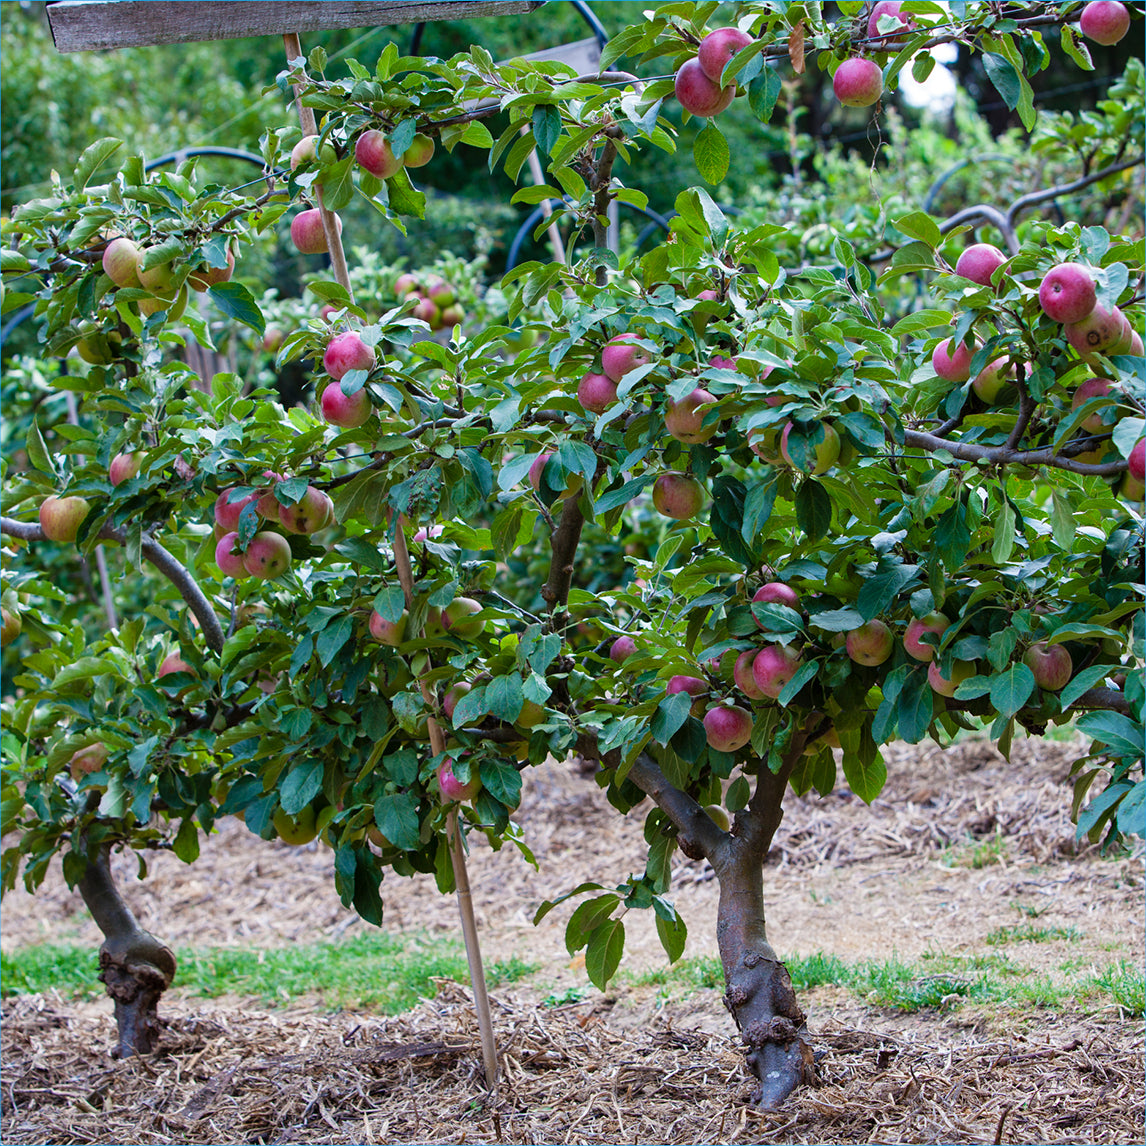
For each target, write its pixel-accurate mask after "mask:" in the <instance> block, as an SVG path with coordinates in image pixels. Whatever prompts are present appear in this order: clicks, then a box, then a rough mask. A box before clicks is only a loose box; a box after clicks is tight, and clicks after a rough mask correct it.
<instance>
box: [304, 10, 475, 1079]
mask: <svg viewBox="0 0 1146 1146" xmlns="http://www.w3.org/2000/svg"><path fill="white" fill-rule="evenodd" d="M283 47H284V49H285V50H286V57H287V62H288V63H289V62H290V61H292V60H297V59H300V58H302V46H301V44H300V43H299V38H298V35H297V34H296V33H287V34H286V35H284V36H283ZM295 105H296V106H297V108H298V120H299V125H300V126H301V127H302V131H303V134H304V135H315V134H317V132H318V125H317V123H316V122H315V118H314V111H313V109H311V108H309V107H303V105H302V101H301V100H300V99H299V98H298V89H297V88H296V89H295ZM315 191H316V197H317V199H318V209H319V211H320V212H321V214H322V229H323V231H324V233H325V234H326V244H327V247H328V249H329V251H330V264H331V269H332V270H333V271H334V277H335V278H336V279H337V280H338V282H339V284H340V285H341V286H342V287H343V289H344V290H345V291H346V293H347V294H348V295H349V296H350V299H351V301H353V300H354V291H353V289H352V288H351V286H350V272H349V271H348V269H347V266H346V254H345V252H344V250H343V246H342V237H341V235H340V234H339V231H338V224H337V222H336V221H335V216H334V213H333V212H332V211H329V210H328V209H327V207H326V204H325V203H324V202H323V199H322V189H321V188H318V187H316V188H315ZM394 564H395V565H396V566H397V569H398V580H399V581H400V582H401V585H402V593H403V595H404V596H405V598H406V608H407V609H410V608H412V606H413V604H414V571H413V569H412V568H411V566H410V553H409V551H408V550H407V548H406V535H405V534H404V533H403V532H402V528H401V526H399V527H398V529H397V530H396V532H395V537H394ZM419 635H423V634H419ZM418 684H419V686H420V687H421V690H422V698H423V699H424V700H425V702H426V705H427V707H428V708H430V710H431V712H432V710H433V707H434V694H433V692H432V691H431V689H430V686H429V685H428V684H427V683H426V682H425V680H424V679H422V680H419V682H418ZM426 723H427V725H428V727H429V730H430V747H431V749H432V750H433V752H434V755H435V756H437V755H440V754H441V753H442V752H444V751H445V750H446V741H445V737H444V736H443V735H442V727H441V725H440V724H439V723H438V722H437V720H435V719H434V717H433V715H431V716H429V717H428V718H427V721H426ZM446 834H447V837H448V838H449V841H450V860H451V862H452V863H453V868H454V884H455V886H456V888H457V897H458V914H459V916H460V917H461V924H462V937H463V938H464V939H465V944H466V962H467V963H468V964H469V971H470V984H471V985H472V987H473V992H474V1007H475V1009H476V1010H477V1019H478V1027H479V1029H480V1030H481V1049H482V1060H483V1062H484V1065H485V1082H486V1086H487V1087H488V1088H489V1090H491V1091H492V1090H493V1089H494V1088H495V1087H496V1086H497V1046H496V1044H495V1042H494V1037H493V1017H492V1015H491V1013H490V1009H489V994H488V993H487V991H486V985H485V967H484V965H483V964H482V958H481V947H480V945H479V943H478V931H477V919H476V918H475V916H474V906H473V897H472V896H471V894H470V881H469V873H468V872H467V870H466V853H465V845H464V842H463V840H462V833H461V828H460V826H459V824H458V813H457V809H456V808H454V809H451V810H450V812H449V815H448V818H447V822H446Z"/></svg>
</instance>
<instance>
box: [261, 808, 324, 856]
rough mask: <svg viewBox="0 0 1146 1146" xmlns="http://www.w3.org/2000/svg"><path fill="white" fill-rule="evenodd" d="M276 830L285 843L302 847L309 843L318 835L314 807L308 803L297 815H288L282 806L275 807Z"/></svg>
mask: <svg viewBox="0 0 1146 1146" xmlns="http://www.w3.org/2000/svg"><path fill="white" fill-rule="evenodd" d="M271 822H272V823H273V824H274V826H275V831H276V832H278V834H279V839H281V840H282V841H283V843H284V844H291V845H292V846H294V847H301V846H302V845H303V844H309V843H310V841H311V840H313V839H314V838H315V836H317V835H318V828H317V827H316V826H315V822H314V808H313V807H312V806H311V805H310V804H307V805H306V807H304V808H303V809H302V810H301V811H300V812H299V813H298V814H297V815H295V816H290V815H288V814H287V813H286V812H285V811H283V809H282V808H281V807H279V808H276V809H275V814H274V815H273V816H272V817H271Z"/></svg>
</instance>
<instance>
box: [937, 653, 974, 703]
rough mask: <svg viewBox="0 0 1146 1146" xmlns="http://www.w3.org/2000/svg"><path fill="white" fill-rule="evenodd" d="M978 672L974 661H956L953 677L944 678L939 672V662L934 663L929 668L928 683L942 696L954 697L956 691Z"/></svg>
mask: <svg viewBox="0 0 1146 1146" xmlns="http://www.w3.org/2000/svg"><path fill="white" fill-rule="evenodd" d="M976 671H977V670H976V668H975V662H974V661H954V662H953V663H952V665H951V675H950V676H944V675H943V674H942V673H941V672H940V671H939V662H938V661H932V662H931V663H930V664H929V665H928V666H927V683H928V684H929V685H931V688H932V691H934V692H937V693H939V695H940V696H954V695H955V690H956V689H957V688H958V687H959V686H960V685H961V684H962V683H963V682H964V681H965V680H967V679H968V678H969V677H973V676H974V675H975V673H976Z"/></svg>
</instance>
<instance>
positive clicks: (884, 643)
mask: <svg viewBox="0 0 1146 1146" xmlns="http://www.w3.org/2000/svg"><path fill="white" fill-rule="evenodd" d="M844 647H845V648H846V649H847V653H848V656H849V657H851V659H852V660H853V661H855V663H856V664H857V665H881V664H883V662H884V661H886V660H887V658H888V657H890V656H891V653H892V649H893V648H894V647H895V637H894V635H893V634H892V631H891V629H890V628H888V626H887V625H885V624H884V623H883V621H881V620H880V619H879V618H878V617H875V618H873V619H872V620H870V621H865V622H864V623H863V624H862V625H860V627H859V628H858V629H852V630H851V631H850V632H849V633H848V634H847V637H846V638H845V640H844Z"/></svg>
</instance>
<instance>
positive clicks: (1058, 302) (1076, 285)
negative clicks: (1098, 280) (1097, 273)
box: [1039, 263, 1098, 324]
mask: <svg viewBox="0 0 1146 1146" xmlns="http://www.w3.org/2000/svg"><path fill="white" fill-rule="evenodd" d="M1097 301H1098V292H1097V290H1096V289H1095V286H1094V279H1093V278H1092V277H1091V275H1090V271H1089V270H1088V269H1087V268H1086V267H1084V266H1082V265H1081V264H1080V263H1059V264H1058V266H1056V267H1051V269H1050V270H1049V271H1047V273H1046V274H1045V275H1043V280H1042V282H1041V283H1039V305H1040V306H1041V307H1042V308H1043V314H1045V315H1046V316H1047V318H1049V319H1051V320H1052V321H1054V322H1061V323H1064V324H1065V323H1070V322H1081V321H1082V320H1083V319H1084V318H1086V316H1087V315H1088V314H1090V312H1091V311H1092V310H1094V306H1095V303H1096V302H1097Z"/></svg>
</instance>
